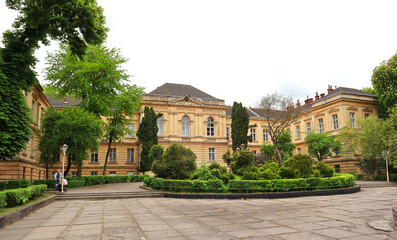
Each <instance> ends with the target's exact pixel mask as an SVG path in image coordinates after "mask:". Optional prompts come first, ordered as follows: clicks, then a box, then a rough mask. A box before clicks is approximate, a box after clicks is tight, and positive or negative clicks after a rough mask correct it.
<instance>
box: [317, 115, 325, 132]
mask: <svg viewBox="0 0 397 240" xmlns="http://www.w3.org/2000/svg"><path fill="white" fill-rule="evenodd" d="M318 131H319V132H320V133H323V132H324V121H323V119H322V118H320V119H318Z"/></svg>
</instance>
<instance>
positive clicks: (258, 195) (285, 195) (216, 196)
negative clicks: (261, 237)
mask: <svg viewBox="0 0 397 240" xmlns="http://www.w3.org/2000/svg"><path fill="white" fill-rule="evenodd" d="M141 188H144V189H148V190H151V191H154V190H152V189H150V188H147V187H144V186H141ZM359 191H361V187H360V186H355V187H351V188H338V189H324V190H314V191H293V192H292V191H291V192H271V193H220V194H218V193H171V192H162V191H156V192H160V193H163V194H164V197H168V198H186V199H251V198H252V199H253V198H268V199H276V198H294V197H306V196H326V195H336V194H349V193H356V192H359Z"/></svg>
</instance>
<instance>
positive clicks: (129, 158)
mask: <svg viewBox="0 0 397 240" xmlns="http://www.w3.org/2000/svg"><path fill="white" fill-rule="evenodd" d="M127 162H134V149H133V148H127Z"/></svg>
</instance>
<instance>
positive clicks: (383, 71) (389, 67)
mask: <svg viewBox="0 0 397 240" xmlns="http://www.w3.org/2000/svg"><path fill="white" fill-rule="evenodd" d="M372 85H373V87H374V91H375V95H376V97H377V100H378V104H379V114H380V116H382V117H386V116H388V109H391V108H394V107H396V106H397V54H395V55H394V56H392V57H391V58H390V59H389V60H387V62H385V61H383V62H382V63H381V65H380V66H377V67H376V68H375V69H374V71H373V74H372Z"/></svg>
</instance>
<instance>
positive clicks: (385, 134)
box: [381, 106, 397, 168]
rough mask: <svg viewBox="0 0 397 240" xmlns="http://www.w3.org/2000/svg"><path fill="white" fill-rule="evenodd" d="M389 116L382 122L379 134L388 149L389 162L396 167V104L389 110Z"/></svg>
mask: <svg viewBox="0 0 397 240" xmlns="http://www.w3.org/2000/svg"><path fill="white" fill-rule="evenodd" d="M388 115H389V117H388V118H387V119H386V120H385V121H384V122H383V127H382V131H381V135H382V138H383V143H384V146H385V149H384V151H390V160H391V161H390V162H389V163H390V164H393V165H394V167H395V168H397V106H395V107H394V108H391V109H390V110H389V114H388Z"/></svg>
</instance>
